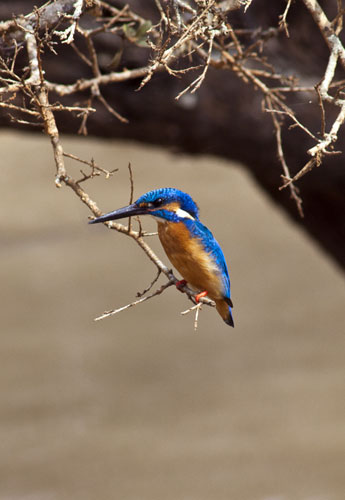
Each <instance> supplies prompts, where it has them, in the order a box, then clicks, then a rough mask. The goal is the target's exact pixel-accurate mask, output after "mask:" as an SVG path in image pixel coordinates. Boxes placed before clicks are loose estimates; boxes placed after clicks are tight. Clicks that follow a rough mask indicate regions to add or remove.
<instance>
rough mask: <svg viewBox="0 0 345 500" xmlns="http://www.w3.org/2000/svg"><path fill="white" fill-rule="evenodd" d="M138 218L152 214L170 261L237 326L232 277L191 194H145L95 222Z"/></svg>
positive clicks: (163, 190) (169, 190)
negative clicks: (233, 316)
mask: <svg viewBox="0 0 345 500" xmlns="http://www.w3.org/2000/svg"><path fill="white" fill-rule="evenodd" d="M135 215H152V216H153V217H154V218H155V219H156V221H157V223H158V235H159V239H160V241H161V244H162V245H163V248H164V250H165V253H166V254H167V256H168V258H169V260H170V262H171V263H172V264H173V266H174V267H175V268H176V269H177V270H178V271H179V273H180V274H181V275H182V277H183V278H184V280H182V282H181V283H188V284H189V285H190V286H191V288H193V289H195V290H197V291H199V292H200V293H199V294H198V295H196V300H197V301H198V300H199V299H200V297H202V296H205V295H208V296H209V297H210V298H211V299H212V300H213V301H214V302H215V304H216V309H217V311H218V313H219V314H220V316H221V317H222V318H223V320H224V321H225V323H227V324H228V325H230V326H234V321H233V318H232V312H231V308H232V307H233V305H232V301H231V298H230V278H229V273H228V269H227V266H226V262H225V258H224V254H223V252H222V249H221V248H220V246H219V244H218V242H217V241H216V239H215V238H214V236H213V234H212V233H211V231H210V230H209V229H207V227H205V226H204V225H203V224H202V223H201V222H200V220H199V209H198V206H197V204H196V203H195V202H194V201H193V200H192V198H191V196H189V194H187V193H184V192H183V191H180V190H179V189H174V188H161V189H155V190H153V191H149V192H148V193H145V194H143V195H142V196H140V198H138V199H137V201H135V202H134V203H133V204H132V205H129V206H127V207H124V208H120V209H118V210H115V211H114V212H109V213H107V214H105V215H102V216H101V217H98V218H96V219H93V220H91V221H90V222H89V224H97V223H99V222H106V221H111V220H116V219H121V218H123V217H131V216H135Z"/></svg>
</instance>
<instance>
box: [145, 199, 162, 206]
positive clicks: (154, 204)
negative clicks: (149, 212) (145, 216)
mask: <svg viewBox="0 0 345 500" xmlns="http://www.w3.org/2000/svg"><path fill="white" fill-rule="evenodd" d="M162 203H163V198H157V200H154V201H151V202H150V203H149V204H148V205H149V207H150V208H158V207H160V206H161V205H162Z"/></svg>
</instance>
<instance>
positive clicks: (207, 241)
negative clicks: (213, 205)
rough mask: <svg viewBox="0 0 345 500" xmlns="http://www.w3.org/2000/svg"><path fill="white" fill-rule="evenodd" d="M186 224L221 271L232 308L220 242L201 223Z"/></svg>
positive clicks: (191, 222) (225, 294) (227, 297)
mask: <svg viewBox="0 0 345 500" xmlns="http://www.w3.org/2000/svg"><path fill="white" fill-rule="evenodd" d="M184 222H185V224H186V225H187V226H188V229H189V230H190V231H191V233H192V234H193V235H194V236H195V237H196V238H198V239H199V240H200V241H201V242H202V244H203V246H204V248H205V250H206V252H207V253H208V254H209V255H210V256H211V257H212V258H213V260H214V262H215V263H216V266H217V267H218V269H219V274H220V276H221V278H222V283H223V287H224V288H223V293H224V298H225V299H229V301H228V303H229V305H230V306H232V303H231V298H230V297H231V293H230V278H229V273H228V268H227V266H226V262H225V257H224V254H223V251H222V249H221V247H220V245H219V243H218V241H217V240H216V239H215V237H214V236H213V234H212V233H211V231H210V230H209V229H208V228H207V227H206V226H204V225H203V224H202V223H201V222H200V221H198V220H191V219H185V221H184Z"/></svg>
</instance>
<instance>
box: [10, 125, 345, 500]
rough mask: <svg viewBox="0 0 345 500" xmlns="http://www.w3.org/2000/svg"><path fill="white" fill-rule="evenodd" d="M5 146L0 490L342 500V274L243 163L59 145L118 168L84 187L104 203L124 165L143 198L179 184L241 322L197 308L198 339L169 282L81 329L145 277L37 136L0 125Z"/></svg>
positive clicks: (145, 267) (120, 197)
mask: <svg viewBox="0 0 345 500" xmlns="http://www.w3.org/2000/svg"><path fill="white" fill-rule="evenodd" d="M0 144H1V152H2V153H1V160H0V162H1V183H0V197H1V213H0V223H1V244H0V252H1V254H0V255H1V266H0V280H1V302H0V304H1V306H0V307H1V351H0V356H1V359H0V384H1V385H0V389H1V402H0V405H1V406H0V412H1V413H0V416H1V427H0V443H1V446H0V449H1V452H0V498H1V499H6V500H7V499H15V500H17V499H30V500H41V499H42V500H43V499H44V500H46V499H47V500H51V499H65V498H66V499H75V500H79V499H80V500H89V499H90V500H91V499H97V500H98V499H113V498H114V499H121V500H162V499H164V500H229V499H231V500H343V499H344V498H345V363H344V355H345V326H344V325H345V321H344V320H345V287H344V280H343V275H342V274H341V273H340V271H339V269H337V268H336V267H335V266H334V264H333V263H332V262H331V261H329V260H328V258H327V257H326V256H325V255H324V254H323V253H322V252H321V251H320V250H319V249H318V248H316V247H315V245H314V243H313V242H312V241H311V240H309V239H308V238H307V237H306V236H305V235H304V234H303V233H302V232H301V231H300V230H298V229H297V228H296V227H294V226H293V225H292V224H291V223H290V222H289V221H288V220H287V219H286V217H285V216H284V215H282V213H280V212H279V211H278V209H277V208H276V207H275V206H274V205H272V204H271V203H270V202H269V201H268V200H267V199H266V198H265V197H264V195H263V194H262V193H261V192H260V191H259V190H258V188H257V187H256V186H255V184H254V183H253V181H252V180H251V179H250V178H248V176H247V175H246V174H245V173H244V172H243V170H242V169H241V168H240V166H239V165H235V164H228V163H225V162H220V161H219V160H215V159H213V158H205V157H203V158H193V159H191V158H189V157H180V156H172V155H170V154H167V153H165V152H163V151H160V150H157V149H153V148H152V149H151V148H143V147H139V146H137V145H136V144H133V143H116V142H102V141H100V140H98V141H93V140H90V139H78V140H76V139H73V140H72V139H67V138H66V139H65V140H64V146H65V149H66V150H67V151H68V152H71V153H76V154H80V155H81V156H83V157H84V158H87V159H90V158H91V157H92V156H93V157H94V158H95V160H96V161H97V162H98V163H99V164H101V165H103V166H104V167H106V168H109V169H111V168H114V167H119V168H120V171H119V172H118V173H117V174H115V175H114V177H113V178H111V179H110V180H108V181H105V180H103V179H96V180H94V181H92V182H91V183H89V186H88V187H87V188H88V189H89V191H90V193H91V194H92V196H94V197H95V199H96V200H97V201H98V203H99V205H100V207H101V208H102V210H104V211H109V210H113V209H115V208H118V207H120V206H123V205H125V204H127V202H128V196H129V180H128V172H127V163H128V161H131V162H132V166H133V171H134V176H135V195H136V196H139V195H140V194H142V193H143V192H145V191H147V190H149V189H152V188H155V187H162V186H173V187H178V188H180V189H183V190H185V191H188V192H189V193H190V194H192V196H193V197H194V198H195V200H196V201H197V202H198V204H199V206H200V208H201V219H202V221H203V222H204V223H205V224H206V225H208V226H209V227H210V228H211V230H212V231H213V232H214V234H215V235H216V237H217V239H218V240H219V241H220V243H221V244H222V247H223V250H224V253H225V255H226V256H227V260H228V264H229V268H230V275H231V280H232V296H233V300H234V304H235V309H234V318H235V322H236V328H235V329H234V330H233V329H230V328H229V327H228V326H226V325H225V324H224V323H223V322H222V321H221V320H220V318H219V317H218V315H217V314H216V312H215V311H214V310H212V309H209V308H206V309H204V310H203V311H202V312H201V318H200V325H199V330H198V332H197V333H196V334H195V333H194V331H193V317H192V316H190V315H189V316H181V315H180V311H182V310H184V309H186V308H187V307H188V306H189V304H188V302H187V301H186V298H185V297H184V296H183V295H182V294H180V293H178V292H177V291H176V290H173V289H169V290H168V291H167V292H166V293H164V294H163V295H162V296H160V297H158V298H156V299H154V300H152V301H150V302H148V303H146V304H142V305H140V306H138V307H136V308H134V309H131V310H130V311H125V312H123V313H121V315H119V316H117V317H114V318H110V319H107V320H104V321H102V322H98V323H95V322H93V318H94V317H95V316H97V315H98V314H99V313H101V312H103V311H104V310H105V309H109V308H112V307H117V306H121V305H124V304H126V303H127V302H130V301H131V300H133V298H134V296H135V293H136V292H137V291H140V290H143V289H144V288H145V287H146V286H147V285H148V283H149V282H150V281H151V279H152V277H153V276H154V273H155V269H154V268H153V266H152V265H151V263H150V262H149V261H148V260H147V259H146V258H145V256H144V254H143V253H142V252H141V251H140V249H139V248H137V247H136V246H135V244H134V243H133V242H132V241H130V240H129V239H128V238H126V237H124V236H122V235H119V234H116V233H114V232H112V231H108V230H107V229H106V228H105V227H103V226H102V227H95V226H88V225H87V224H86V222H87V217H88V211H87V209H86V207H84V206H83V205H82V204H81V203H80V201H79V200H78V199H77V198H76V197H75V196H74V195H73V193H72V192H71V191H69V190H68V189H67V188H62V189H60V190H57V189H55V187H54V184H53V173H54V166H53V160H52V153H51V149H50V144H49V142H48V141H47V140H46V139H45V138H44V137H39V136H30V135H28V134H26V135H21V134H9V133H7V132H3V131H2V132H1V135H0ZM72 169H74V172H75V176H77V172H78V169H79V166H78V165H74V166H73V167H72ZM144 222H145V227H147V228H152V229H154V227H155V226H154V223H153V221H151V220H146V219H145V221H144ZM150 241H152V244H153V246H154V248H155V249H156V250H157V251H158V252H159V255H160V256H161V257H163V258H164V255H163V252H162V251H161V250H160V247H159V244H158V243H155V242H154V239H152V240H150ZM165 261H166V259H165Z"/></svg>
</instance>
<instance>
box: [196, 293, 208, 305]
mask: <svg viewBox="0 0 345 500" xmlns="http://www.w3.org/2000/svg"><path fill="white" fill-rule="evenodd" d="M206 295H207V292H206V290H205V291H204V292H200V293H198V294H197V295H196V296H195V301H196V302H197V303H198V302H199V300H200V299H201V298H202V297H206Z"/></svg>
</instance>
